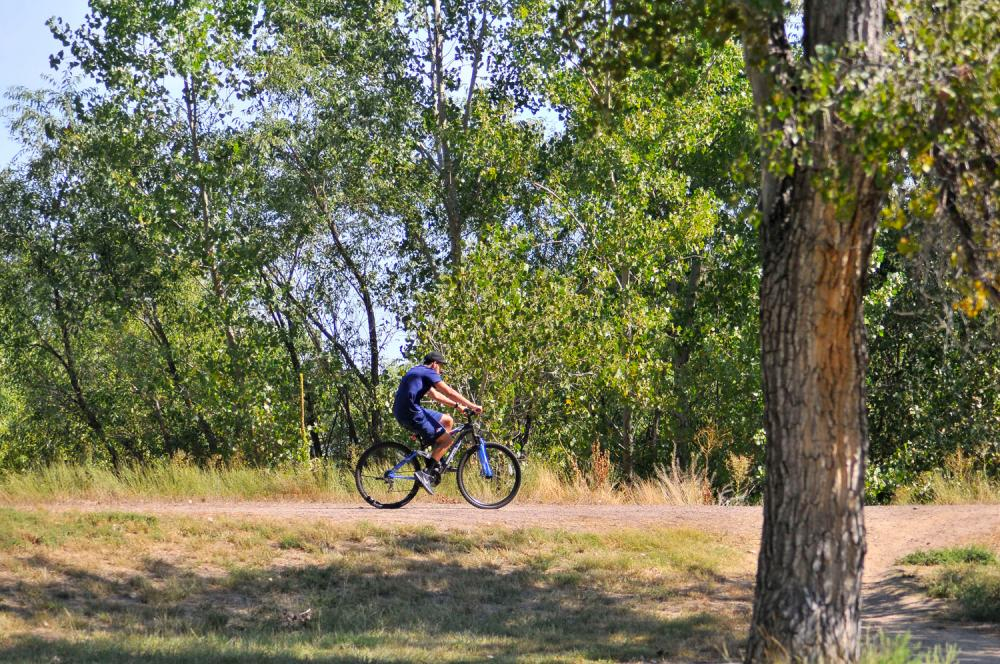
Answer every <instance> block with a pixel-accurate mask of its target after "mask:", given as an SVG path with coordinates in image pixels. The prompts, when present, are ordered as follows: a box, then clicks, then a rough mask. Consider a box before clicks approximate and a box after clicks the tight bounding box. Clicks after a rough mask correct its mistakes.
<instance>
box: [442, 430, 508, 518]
mask: <svg viewBox="0 0 1000 664" xmlns="http://www.w3.org/2000/svg"><path fill="white" fill-rule="evenodd" d="M482 452H483V453H482V455H481V454H480V447H479V445H475V446H474V447H473V448H472V449H470V450H468V451H467V452H466V453H465V454H464V455H463V456H462V460H461V461H459V462H458V490H459V491H461V492H462V497H463V498H465V499H466V500H467V501H469V503H471V504H472V505H474V506H475V507H478V508H480V509H484V510H495V509H499V508H501V507H503V506H504V505H506V504H507V503H509V502H510V501H512V500H514V496H516V495H517V490H518V489H520V488H521V464H520V463H518V461H517V457H516V456H514V453H513V452H511V451H510V450H509V449H507V448H506V447H504V446H503V445H498V444H496V443H486V445H485V450H483V451H482Z"/></svg>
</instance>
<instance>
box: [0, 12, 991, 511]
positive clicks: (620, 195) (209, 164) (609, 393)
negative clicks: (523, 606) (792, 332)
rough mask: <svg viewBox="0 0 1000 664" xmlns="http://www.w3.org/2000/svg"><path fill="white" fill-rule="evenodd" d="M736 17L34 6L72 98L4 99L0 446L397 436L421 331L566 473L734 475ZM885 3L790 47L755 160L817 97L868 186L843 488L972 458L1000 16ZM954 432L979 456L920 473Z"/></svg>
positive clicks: (750, 168)
mask: <svg viewBox="0 0 1000 664" xmlns="http://www.w3.org/2000/svg"><path fill="white" fill-rule="evenodd" d="M733 7H734V6H733V5H732V3H715V2H713V3H708V4H703V5H700V6H699V7H698V8H694V7H693V6H687V5H683V6H682V5H676V6H675V5H669V4H664V3H649V2H631V1H629V2H623V3H612V4H611V5H607V4H606V3H592V2H589V1H587V2H576V1H574V2H557V3H554V2H546V1H544V0H518V1H517V2H513V3H497V2H493V1H492V0H483V1H478V0H477V1H475V2H465V3H443V4H442V6H441V9H440V15H438V16H437V17H432V18H433V20H428V14H427V11H426V10H427V9H428V8H427V7H425V6H423V5H420V4H418V3H412V2H403V1H401V0H385V1H384V2H375V3H372V2H333V1H329V2H327V1H325V0H323V1H322V2H314V1H309V2H307V1H305V0H273V1H272V0H268V1H267V2H263V3H258V2H255V1H253V0H185V1H184V2H173V1H170V2H168V1H167V0H157V1H155V2H139V1H132V0H130V1H127V2H123V1H118V0H116V1H114V2H112V1H111V0H101V1H95V2H92V3H91V5H90V11H89V13H88V15H87V17H86V18H85V19H84V21H83V23H82V24H81V25H76V26H71V25H68V24H66V23H65V22H63V21H61V20H59V19H54V20H53V21H52V23H51V28H52V32H53V34H54V36H55V37H56V39H57V40H58V44H59V45H58V46H56V48H57V49H58V52H56V53H54V54H53V57H52V62H53V65H54V66H56V67H57V68H59V69H60V70H61V71H62V72H63V73H64V74H65V75H66V79H65V80H66V81H71V80H73V77H74V76H75V77H77V80H80V78H81V77H82V79H83V80H94V81H96V82H98V83H99V84H100V87H98V88H96V89H92V90H82V89H79V87H78V85H79V83H72V82H66V83H63V84H61V85H59V86H54V89H53V90H49V91H41V92H32V91H26V90H20V91H15V92H14V93H13V97H12V99H13V101H14V108H13V110H12V112H11V113H10V121H11V124H12V127H13V129H14V131H15V132H16V134H17V135H18V136H19V139H20V140H21V142H22V144H23V146H24V151H23V153H22V157H21V158H20V159H19V161H18V162H17V163H14V164H11V165H10V167H9V168H7V169H5V170H4V171H3V174H2V175H0V253H2V256H3V261H2V263H0V468H4V469H25V468H28V467H31V466H32V465H37V464H45V463H50V462H55V463H59V462H64V461H65V462H77V461H80V462H92V463H95V464H105V465H108V466H116V467H118V468H120V469H126V468H129V467H131V464H133V463H141V464H149V465H150V466H153V465H155V464H153V463H151V462H152V461H153V460H156V459H160V460H162V459H166V458H169V457H171V456H173V455H176V454H178V453H183V454H184V455H187V458H190V459H192V460H193V461H194V462H196V463H198V464H203V465H205V466H210V467H211V466H214V465H216V464H218V463H221V462H225V463H229V464H231V465H232V466H233V467H241V466H242V465H244V464H248V465H251V466H255V465H261V466H282V465H283V464H286V463H291V462H298V461H302V460H304V459H305V458H306V457H307V456H309V455H312V456H320V455H325V456H332V457H335V458H337V459H338V460H339V461H341V462H344V463H349V461H350V459H351V458H352V455H356V453H357V452H358V450H359V449H360V448H363V447H365V446H367V444H369V443H370V441H371V440H374V439H377V438H380V437H389V438H392V437H398V436H401V435H402V433H401V432H400V431H399V430H398V429H397V428H395V427H394V425H393V423H392V421H391V418H390V417H389V415H388V410H389V408H388V407H389V404H390V402H391V398H392V393H393V390H394V388H395V386H396V381H397V380H398V377H399V374H400V372H401V371H402V370H403V369H405V366H404V364H405V361H404V359H403V358H401V357H400V355H401V354H402V355H406V356H407V357H410V358H412V357H419V356H420V355H421V354H422V353H423V352H424V351H425V350H427V349H428V348H432V347H433V348H439V349H441V350H444V351H446V352H447V354H448V355H449V356H450V359H451V360H452V365H451V367H450V372H449V374H448V377H447V379H448V380H449V381H453V382H455V383H456V384H457V386H458V387H459V388H460V389H462V390H464V391H466V392H467V393H468V394H469V395H470V396H472V397H473V398H475V399H476V400H478V401H480V402H481V403H483V404H484V405H486V406H487V411H488V414H489V415H490V416H491V418H492V419H491V420H490V422H489V424H490V426H491V427H492V428H494V429H495V435H496V436H497V437H500V438H506V437H509V436H510V435H511V434H512V433H514V432H516V431H519V430H521V429H523V428H524V427H525V425H526V423H525V418H530V422H531V434H532V436H531V437H532V441H533V442H532V443H531V449H532V450H533V453H538V454H540V455H542V456H544V457H546V458H549V459H551V460H553V461H554V462H555V463H557V464H561V467H562V469H563V471H564V472H565V473H566V474H567V477H568V478H570V479H572V477H573V473H574V472H580V471H579V469H580V468H581V467H583V468H587V466H588V458H589V457H590V456H591V454H592V450H603V451H604V452H606V453H609V454H610V460H611V464H612V471H611V474H610V476H609V477H610V480H609V481H610V482H612V483H614V482H618V481H620V480H625V479H632V478H634V477H635V476H637V475H638V476H646V477H653V476H654V475H655V473H656V468H658V467H660V468H675V467H676V466H675V465H674V463H675V462H676V463H677V464H679V467H681V468H683V469H685V470H686V471H691V472H695V471H697V472H698V473H702V472H703V473H704V475H705V476H706V477H708V478H710V480H711V481H712V482H713V484H714V487H715V489H716V491H717V492H722V493H727V492H728V491H729V489H727V488H726V487H727V485H730V484H731V485H733V486H732V487H730V488H731V489H732V491H733V492H735V493H738V494H740V495H745V494H746V493H747V492H752V491H753V488H754V487H755V486H756V484H757V482H758V481H759V480H760V479H761V476H762V473H763V467H762V460H763V451H764V450H763V446H764V441H763V439H764V435H763V431H762V429H761V412H762V409H763V404H762V397H761V389H760V384H759V383H760V379H759V358H758V341H759V340H758V334H759V331H758V327H759V326H758V322H757V320H758V313H757V307H758V304H757V291H758V284H759V275H760V269H759V267H758V265H759V260H758V255H757V237H756V236H757V231H756V229H755V227H754V223H755V222H754V211H753V210H754V207H755V205H756V196H757V191H756V189H757V183H756V176H755V175H754V173H755V172H756V170H757V167H758V166H759V164H758V162H759V156H758V154H759V151H758V148H757V142H756V136H755V135H756V133H757V128H756V123H755V121H754V120H755V119H754V117H753V113H752V100H751V94H750V88H749V85H748V81H747V76H746V74H745V73H744V69H745V66H744V64H745V63H744V62H743V51H742V45H741V44H739V43H738V42H736V41H735V40H734V38H733V36H734V35H735V34H736V33H737V32H738V30H739V28H740V26H741V25H742V22H743V21H745V20H748V18H749V17H748V16H743V15H741V14H739V13H738V12H735V11H734V8H733ZM431 10H433V8H431ZM894 12H895V13H894V14H893V16H892V20H891V24H890V26H889V29H890V31H891V34H892V36H893V39H892V40H891V42H890V43H889V44H888V45H887V48H888V52H887V57H886V61H885V62H884V66H880V67H868V68H858V67H854V66H853V65H852V64H851V62H852V60H851V58H850V56H851V53H850V52H845V53H833V52H830V51H822V49H820V50H818V51H817V52H816V53H815V57H813V58H811V60H810V62H809V63H808V66H807V67H802V68H801V71H800V72H799V73H798V74H797V76H796V77H795V78H794V80H787V81H785V83H786V84H787V85H786V86H785V88H783V89H781V90H778V91H776V92H777V94H776V95H775V97H774V98H773V99H772V100H771V104H772V110H773V111H774V113H775V114H776V115H777V116H778V117H779V119H780V120H781V122H780V123H779V125H780V127H779V129H780V131H779V132H778V133H779V134H780V136H778V135H776V136H775V137H773V138H774V139H775V141H778V142H781V141H784V140H785V139H786V138H789V136H792V135H794V137H795V141H786V142H787V143H788V144H789V145H791V147H790V148H789V149H788V150H786V151H784V152H782V151H780V150H777V149H775V148H774V146H773V145H772V144H773V143H774V142H775V141H771V142H766V143H765V145H766V146H767V147H769V156H768V158H769V159H770V160H772V161H774V164H773V165H775V168H778V167H779V166H781V165H782V163H784V162H782V160H785V162H787V163H785V166H788V165H789V164H791V163H792V162H795V160H799V161H801V162H802V163H806V162H808V159H809V158H810V157H809V150H808V146H809V144H810V141H809V138H810V136H811V135H812V134H811V133H810V132H812V131H813V130H814V129H815V127H816V122H814V121H815V120H816V119H817V118H827V117H830V118H837V119H838V121H841V122H843V123H845V124H847V125H851V126H852V127H854V128H855V130H856V132H857V137H858V140H857V141H856V144H852V147H851V149H852V150H855V151H860V153H862V154H863V155H864V156H865V158H866V160H867V161H866V163H868V164H870V165H871V167H872V168H873V169H876V170H877V171H878V173H879V174H880V177H882V178H884V180H885V183H886V186H887V187H888V186H890V185H891V188H892V194H891V197H890V200H889V201H888V203H887V205H886V206H885V210H884V211H883V214H882V228H881V230H880V232H879V238H878V248H877V249H876V257H875V262H876V265H875V267H874V268H873V269H872V272H871V275H870V283H869V292H868V294H867V298H866V321H867V323H868V327H869V331H870V335H869V338H870V352H871V371H870V375H869V380H868V399H869V412H870V421H871V432H872V443H871V463H870V464H869V467H868V468H869V470H868V497H869V500H871V501H876V502H878V501H887V500H890V499H891V498H892V497H893V496H894V495H896V497H897V499H909V500H950V499H952V498H954V496H952V497H951V498H947V497H943V495H944V493H943V490H942V488H941V487H942V486H943V485H944V484H945V483H947V482H952V483H954V481H958V480H961V479H962V478H965V479H974V480H975V484H974V486H977V487H980V488H982V487H986V488H987V489H989V488H990V487H993V486H995V482H996V481H997V478H996V475H995V473H996V468H1000V458H998V453H1000V452H998V450H1000V440H998V439H997V434H996V432H997V431H1000V391H998V385H1000V376H998V374H997V367H998V366H1000V357H998V356H997V352H998V351H997V349H998V348H1000V344H998V343H997V338H996V315H995V312H992V311H991V310H989V309H987V308H984V303H985V301H986V299H987V298H989V297H990V296H991V294H992V291H991V288H992V286H991V284H992V283H993V281H995V270H994V267H993V264H994V259H995V257H996V240H995V236H996V229H995V228H994V226H995V219H994V218H993V216H991V215H992V214H993V213H992V212H991V211H993V210H995V209H996V195H997V194H996V187H997V186H998V185H997V183H996V178H995V173H994V171H995V168H994V166H995V163H996V162H995V160H996V154H997V150H996V148H997V146H996V136H997V134H996V131H995V117H994V115H991V112H992V110H993V109H995V108H996V107H997V105H998V103H997V102H998V100H997V97H996V94H997V90H998V89H1000V84H998V82H997V79H996V72H997V70H998V68H997V67H995V66H991V63H992V62H993V61H992V60H991V58H992V57H993V56H992V55H990V54H991V53H992V51H991V50H990V48H989V47H990V45H991V44H995V43H996V42H997V41H998V40H997V39H996V38H995V37H996V29H997V27H996V26H998V25H1000V20H994V19H996V18H997V17H996V9H995V8H994V7H992V6H988V5H985V4H983V3H976V2H972V1H971V0H970V1H969V2H957V3H952V4H950V5H948V6H947V7H938V6H936V5H928V4H927V3H924V2H908V3H904V4H899V5H895V6H894ZM432 13H433V11H432ZM438 38H440V39H441V40H442V43H443V48H444V52H445V53H446V55H447V57H444V58H441V59H440V61H439V60H438V59H436V57H435V53H436V51H435V48H431V45H432V44H433V43H434V42H435V39H438ZM904 56H905V57H904ZM665 63H669V67H664V66H663V65H664V64H665ZM473 71H475V73H476V76H475V78H473V76H472V73H473ZM793 91H794V94H791V92H793ZM789 132H790V133H789ZM786 147H787V146H786ZM965 154H975V155H978V156H977V157H976V158H975V159H972V158H970V159H964V157H963V156H962V155H965ZM991 159H992V160H993V161H991ZM991 169H993V171H991ZM834 171H835V169H834ZM834 171H832V172H834ZM835 180H836V178H835V177H833V178H832V179H831V181H830V183H828V184H831V183H832V184H831V187H833V189H831V191H834V190H837V187H836V186H835V185H836V184H837V183H836V182H835ZM841 193H843V192H841ZM976 219H980V220H984V221H983V224H972V225H969V224H968V223H966V224H965V225H964V226H963V220H965V222H968V221H969V220H976ZM940 221H950V222H952V223H953V227H954V229H955V230H954V231H953V232H952V233H949V234H942V233H937V232H935V231H934V228H936V226H932V224H937V223H938V222H940ZM956 305H957V306H956ZM399 346H403V348H399ZM595 443H597V445H595ZM956 451H961V453H962V454H964V455H965V456H964V458H965V459H967V460H968V463H969V464H971V467H973V468H974V470H975V472H974V473H971V474H970V473H966V474H965V475H961V474H955V473H951V471H948V470H947V468H945V470H941V468H942V466H946V460H947V459H949V458H951V457H952V456H953V455H954V454H955V453H956ZM574 468H576V470H575V471H574ZM121 472H125V471H124V470H122V471H121ZM664 472H666V471H664ZM949 473H950V474H949ZM967 484H968V486H973V483H972V482H968V483H967ZM990 491H992V489H990ZM904 494H905V495H904ZM979 494H983V495H986V494H989V491H985V493H984V492H982V491H981V492H979ZM979 494H976V495H979ZM727 495H728V494H727ZM962 496H965V494H962ZM962 499H968V498H967V496H966V497H964V498H962Z"/></svg>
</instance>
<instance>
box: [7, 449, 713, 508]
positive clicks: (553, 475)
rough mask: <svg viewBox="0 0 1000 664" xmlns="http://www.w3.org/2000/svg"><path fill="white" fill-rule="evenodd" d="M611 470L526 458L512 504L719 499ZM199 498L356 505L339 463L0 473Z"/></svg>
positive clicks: (15, 499)
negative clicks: (619, 476) (616, 476)
mask: <svg viewBox="0 0 1000 664" xmlns="http://www.w3.org/2000/svg"><path fill="white" fill-rule="evenodd" d="M598 451H599V448H598ZM604 454H606V453H602V454H601V457H603V455H604ZM599 458H600V457H599ZM595 468H596V470H595ZM612 470H613V469H612V468H611V466H610V463H608V462H607V461H606V459H605V460H604V461H601V462H599V463H598V464H596V465H595V467H594V468H587V469H586V470H585V471H584V470H581V469H579V468H578V467H575V466H574V467H571V468H570V469H569V470H568V471H560V470H558V469H556V468H555V467H553V466H549V465H546V464H543V463H540V462H536V461H534V460H530V461H529V462H527V463H526V464H525V465H524V475H523V482H522V486H521V490H520V492H519V494H518V497H517V501H518V502H522V503H524V502H528V503H546V504H586V505H625V504H641V505H700V504H715V503H717V502H720V501H719V499H718V497H717V496H716V495H714V494H713V492H712V487H711V482H710V480H709V477H708V475H707V473H705V472H704V471H703V470H698V469H683V468H681V467H680V466H678V465H677V464H676V463H674V464H673V465H672V466H671V467H670V468H660V469H658V470H657V472H656V475H655V476H654V477H652V478H648V479H639V480H636V481H635V482H634V483H632V484H615V483H614V481H613V472H612ZM201 498H204V499H223V500H305V501H323V502H361V499H360V497H359V496H358V493H357V490H356V489H355V487H354V478H353V476H352V475H351V473H350V472H349V471H348V470H347V469H344V468H342V467H340V466H337V465H334V464H330V463H321V462H311V463H306V464H298V465H290V466H287V467H283V468H276V469H261V468H250V467H241V466H230V467H223V466H219V467H207V468H206V467H201V466H196V465H193V464H189V463H186V462H184V461H176V460H175V461H172V462H150V463H149V464H146V465H143V466H132V467H126V468H123V469H120V470H119V471H117V472H114V471H111V470H109V469H106V468H99V467H92V466H80V465H69V464H54V465H51V466H46V467H43V468H38V469H34V470H30V471H26V472H23V473H10V474H6V475H2V476H0V501H5V502H8V503H18V504H23V503H40V502H52V501H59V500H116V499H117V500H137V499H138V500H155V499H164V500H181V499H184V500H187V499H201ZM424 499H425V500H426V499H427V498H426V497H425V498H424ZM434 500H438V501H441V502H458V501H461V500H462V498H461V495H460V494H459V493H458V490H457V488H456V486H455V480H454V476H453V475H452V476H450V477H449V478H447V479H446V480H445V482H444V483H442V485H441V487H439V490H438V492H437V495H436V496H435V498H434Z"/></svg>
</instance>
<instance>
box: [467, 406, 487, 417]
mask: <svg viewBox="0 0 1000 664" xmlns="http://www.w3.org/2000/svg"><path fill="white" fill-rule="evenodd" d="M465 411H466V412H473V413H475V414H476V415H481V414H482V412H483V407H482V406H479V405H477V404H472V405H471V406H469V407H468V408H466V409H465Z"/></svg>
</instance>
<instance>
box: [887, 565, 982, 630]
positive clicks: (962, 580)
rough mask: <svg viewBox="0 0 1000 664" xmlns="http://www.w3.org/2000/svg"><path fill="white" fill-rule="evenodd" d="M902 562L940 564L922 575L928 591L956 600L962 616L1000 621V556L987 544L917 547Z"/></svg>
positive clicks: (933, 595)
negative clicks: (924, 548) (927, 573)
mask: <svg viewBox="0 0 1000 664" xmlns="http://www.w3.org/2000/svg"><path fill="white" fill-rule="evenodd" d="M899 562H900V564H903V565H919V566H928V567H934V568H937V569H933V570H932V571H931V573H930V574H929V575H926V576H925V577H924V578H923V579H922V580H923V582H924V584H925V585H926V587H927V591H928V593H929V594H930V595H931V596H932V597H936V598H939V599H947V600H952V601H954V602H955V603H956V606H957V609H958V613H959V615H960V616H961V617H962V618H965V619H967V620H976V621H981V622H996V623H1000V558H998V557H997V554H996V553H994V552H993V551H991V550H990V549H988V548H987V547H984V546H966V547H958V548H950V549H934V550H930V551H917V552H915V553H911V554H909V555H908V556H905V557H903V558H902V559H900V561H899Z"/></svg>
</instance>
